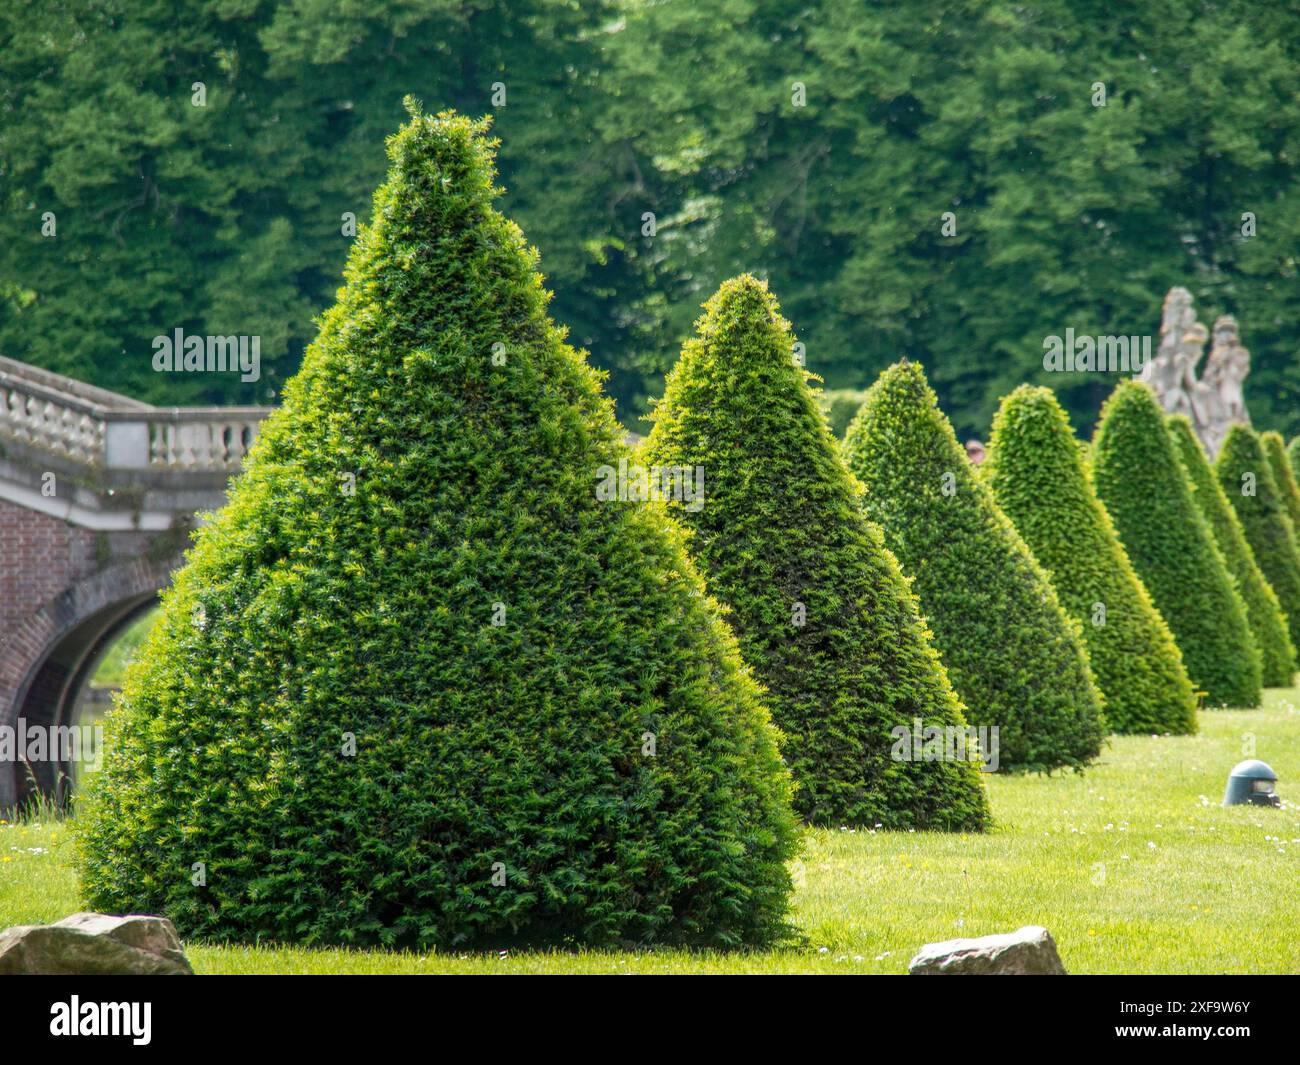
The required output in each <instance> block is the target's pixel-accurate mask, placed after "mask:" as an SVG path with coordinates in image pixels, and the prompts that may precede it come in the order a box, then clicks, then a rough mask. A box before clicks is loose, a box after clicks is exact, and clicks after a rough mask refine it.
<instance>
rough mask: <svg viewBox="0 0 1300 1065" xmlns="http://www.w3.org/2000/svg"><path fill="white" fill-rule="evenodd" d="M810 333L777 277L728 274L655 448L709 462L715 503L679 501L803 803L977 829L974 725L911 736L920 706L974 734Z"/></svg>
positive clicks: (677, 382)
mask: <svg viewBox="0 0 1300 1065" xmlns="http://www.w3.org/2000/svg"><path fill="white" fill-rule="evenodd" d="M797 343H798V342H797V341H796V339H795V337H794V335H793V334H792V332H791V330H790V325H789V323H788V322H787V321H786V320H785V319H784V318H782V317H781V316H780V314H779V312H778V310H777V305H776V300H775V299H773V297H772V295H771V294H770V293H769V292H768V290H767V287H766V285H764V284H763V283H761V282H759V281H756V280H755V279H754V278H752V277H748V276H745V277H739V278H735V279H733V280H730V281H728V282H726V283H725V284H723V286H722V287H721V288H720V289H719V290H718V292H717V294H716V295H714V296H713V298H712V299H710V300H709V302H708V303H707V304H706V305H705V313H704V315H703V316H702V317H701V318H700V320H699V323H698V332H697V334H696V336H694V337H692V338H691V339H690V340H689V341H687V343H686V345H685V346H684V348H683V349H682V356H681V359H680V361H679V362H678V364H677V366H676V367H675V368H674V369H673V371H672V373H671V374H669V377H668V382H667V386H666V388H665V391H664V396H663V399H662V400H661V401H660V402H659V403H658V404H657V405H656V407H655V411H654V416H653V420H654V427H653V429H652V430H651V432H650V436H649V437H648V438H647V439H646V441H645V445H644V447H643V448H642V454H643V458H644V462H645V463H646V464H647V465H648V466H649V467H651V468H658V469H661V470H674V469H685V470H687V471H690V472H696V473H699V472H702V473H703V476H704V488H705V494H704V496H703V497H702V499H701V500H699V502H702V505H700V506H696V505H694V503H693V502H691V501H688V500H687V499H686V498H685V494H684V493H674V495H681V496H682V498H673V499H671V500H670V501H669V503H670V506H671V508H672V511H673V513H674V514H676V515H677V516H678V517H679V518H680V519H681V520H682V521H683V522H684V523H685V524H686V525H687V526H688V527H689V528H690V529H691V531H692V535H691V546H692V550H693V552H694V554H695V557H696V558H697V559H698V560H699V563H700V568H701V569H702V571H703V573H704V577H705V580H706V582H707V584H708V587H709V590H710V592H712V593H713V594H714V595H715V596H717V598H718V599H720V600H721V601H722V602H723V603H724V604H725V605H726V606H728V607H729V608H730V613H729V615H728V619H729V620H730V622H731V624H732V626H733V628H734V629H735V631H736V635H737V637H738V638H739V640H740V647H741V651H742V653H743V654H744V657H745V661H746V662H748V663H749V664H750V665H751V666H752V667H753V669H754V672H755V675H756V676H757V677H758V679H759V680H760V681H762V683H763V684H764V685H766V687H767V690H768V698H769V704H770V706H771V709H772V716H773V718H774V719H775V721H776V723H777V725H778V726H779V727H780V728H781V730H782V731H783V732H784V733H785V736H786V741H785V747H784V752H785V757H786V761H787V762H788V763H789V764H790V768H791V770H792V772H793V773H794V779H795V784H796V787H797V790H796V792H795V809H796V810H797V811H798V812H799V813H800V814H802V815H803V816H804V818H806V819H807V820H808V821H809V822H811V823H813V824H821V825H838V824H854V825H867V826H873V825H877V824H879V825H884V826H885V827H888V828H948V829H965V828H980V827H982V826H983V825H984V824H985V823H986V821H987V820H988V807H987V805H986V799H985V796H984V790H983V785H982V782H981V780H980V775H979V771H978V768H977V765H976V764H975V762H974V760H973V759H972V758H970V757H968V754H969V753H971V752H969V751H968V748H967V745H966V743H965V742H964V740H965V737H964V736H961V737H960V740H961V741H963V742H958V743H955V744H951V745H947V744H941V746H942V747H944V750H942V751H941V750H940V749H939V748H935V750H934V753H935V754H945V755H946V754H950V753H951V754H955V755H956V757H946V756H945V757H941V758H936V759H933V760H932V759H931V758H929V757H928V756H927V757H922V754H924V753H925V752H923V751H921V750H918V749H917V747H916V746H914V745H913V744H912V743H911V741H910V735H911V733H912V732H913V725H914V722H915V721H917V720H918V719H919V721H920V730H921V731H922V732H923V731H924V730H926V729H938V730H940V731H941V732H943V731H944V730H947V729H950V728H951V729H954V730H955V729H961V730H963V732H964V728H965V721H964V719H963V717H962V711H961V704H960V702H959V701H958V699H957V697H956V696H955V695H954V693H953V690H952V686H951V685H950V683H949V680H948V675H947V673H946V672H945V670H944V667H943V665H942V664H941V663H940V661H939V655H938V654H937V653H936V652H935V650H934V647H933V646H932V644H931V642H930V635H929V632H928V630H927V629H926V627H925V624H924V623H923V621H922V619H921V616H920V612H919V610H918V608H917V603H916V598H915V596H913V594H912V593H911V591H910V590H909V588H908V584H907V581H906V579H905V578H904V577H903V575H902V573H901V572H900V570H899V567H898V561H897V559H895V557H894V556H893V554H891V553H890V552H889V550H888V549H887V548H886V547H885V545H884V541H883V538H882V536H881V532H880V529H879V528H878V527H877V526H876V525H874V524H873V523H871V522H869V521H868V520H867V519H866V517H865V516H864V515H863V514H862V511H861V506H860V498H859V497H860V494H861V489H860V486H859V485H858V484H857V482H856V481H855V480H854V478H853V476H852V474H850V473H849V470H848V468H847V467H846V466H845V464H844V460H843V458H842V456H841V454H840V449H839V445H838V443H837V442H836V441H835V439H834V438H833V437H832V436H831V432H830V429H829V427H828V426H827V424H826V419H825V418H824V417H823V415H822V414H821V412H820V411H819V410H818V407H817V402H816V400H815V398H814V396H813V392H812V389H811V388H809V385H808V379H809V377H810V375H809V374H808V372H807V371H806V370H805V369H804V368H803V366H802V365H800V363H799V361H798V359H797V358H796V357H794V355H793V352H794V351H795V350H796V344H797ZM896 729H901V730H902V736H901V737H900V736H899V735H898V734H897V733H895V731H894V730H896ZM900 738H901V739H903V740H904V741H905V742H904V744H903V746H901V747H900V746H898V741H899V740H900ZM945 740H946V737H945Z"/></svg>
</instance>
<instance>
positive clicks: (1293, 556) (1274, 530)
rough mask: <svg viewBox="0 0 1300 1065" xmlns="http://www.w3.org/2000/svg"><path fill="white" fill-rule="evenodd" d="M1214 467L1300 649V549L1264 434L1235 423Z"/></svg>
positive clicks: (1294, 642)
mask: <svg viewBox="0 0 1300 1065" xmlns="http://www.w3.org/2000/svg"><path fill="white" fill-rule="evenodd" d="M1214 470H1215V473H1217V474H1218V477H1219V484H1220V485H1221V486H1222V487H1223V494H1224V495H1225V496H1227V497H1228V502H1229V503H1231V504H1232V507H1233V509H1234V510H1235V511H1236V512H1237V517H1238V518H1240V519H1241V527H1242V528H1243V529H1244V530H1245V532H1246V540H1247V542H1249V544H1250V547H1251V550H1253V551H1254V552H1255V561H1256V562H1258V563H1259V568H1260V570H1261V571H1262V572H1263V574H1264V576H1265V577H1267V578H1268V583H1269V584H1271V585H1272V586H1273V591H1274V592H1276V593H1277V598H1278V602H1279V603H1281V604H1282V612H1283V613H1284V614H1286V621H1287V625H1288V627H1289V628H1290V630H1291V642H1292V643H1293V644H1295V646H1296V648H1297V649H1300V553H1298V552H1297V550H1296V543H1295V533H1294V530H1293V528H1292V526H1291V519H1290V518H1288V517H1287V514H1286V508H1285V507H1284V506H1283V503H1282V497H1281V493H1280V491H1279V490H1278V487H1277V481H1276V480H1274V478H1273V469H1272V465H1271V464H1270V463H1269V461H1268V456H1267V455H1266V454H1265V452H1264V445H1263V444H1262V443H1260V439H1259V435H1258V434H1257V433H1255V431H1254V430H1252V429H1251V428H1250V427H1249V426H1247V425H1234V426H1232V427H1231V428H1229V429H1228V435H1227V436H1226V437H1224V439H1223V446H1222V447H1221V448H1220V449H1219V457H1218V459H1217V460H1216V461H1215V464H1214Z"/></svg>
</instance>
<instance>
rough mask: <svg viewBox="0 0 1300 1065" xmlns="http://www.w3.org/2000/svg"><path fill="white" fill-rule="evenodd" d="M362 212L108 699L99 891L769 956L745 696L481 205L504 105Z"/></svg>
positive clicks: (310, 915) (516, 936) (773, 862)
mask: <svg viewBox="0 0 1300 1065" xmlns="http://www.w3.org/2000/svg"><path fill="white" fill-rule="evenodd" d="M411 108H412V114H413V118H412V120H411V121H410V122H409V123H408V124H407V125H405V126H404V127H403V128H402V130H401V132H400V133H398V134H397V135H396V136H394V137H392V138H390V141H389V144H388V154H389V158H390V160H391V169H390V171H389V175H388V179H387V181H386V182H385V183H384V184H383V185H382V186H381V187H380V188H379V190H378V192H377V193H376V195H375V201H374V214H373V221H372V223H371V225H370V226H369V227H365V228H364V229H363V231H362V232H361V233H360V234H359V235H358V237H357V240H356V243H355V245H354V247H353V249H352V252H351V255H350V256H349V260H348V265H347V270H346V275H345V276H346V287H345V288H343V289H342V290H341V291H340V294H339V299H338V302H337V304H336V305H335V306H334V307H333V308H332V309H331V310H330V311H328V313H326V314H325V315H324V318H323V320H322V323H321V328H320V335H319V337H318V338H317V339H316V341H315V342H314V343H313V344H312V345H311V347H310V348H309V350H308V351H307V353H306V356H305V359H304V362H303V368H302V371H301V372H300V373H299V374H298V375H297V376H296V377H295V378H294V379H293V380H292V381H291V382H289V384H288V385H287V386H286V388H285V395H284V405H283V406H282V407H281V409H280V410H279V411H278V412H277V413H275V414H274V415H273V416H272V417H271V418H270V420H268V421H267V423H266V424H265V427H264V429H263V431H262V435H261V436H260V438H259V439H258V441H257V443H256V446H255V448H254V449H253V453H252V458H251V462H250V464H249V467H248V469H247V472H246V473H245V474H244V475H243V477H242V478H240V479H239V480H238V481H237V482H236V483H235V485H234V488H233V491H232V494H231V497H230V502H229V505H228V506H227V507H226V508H225V509H224V510H222V511H221V512H220V513H219V514H218V515H217V516H216V518H215V520H214V521H213V522H212V523H211V524H210V525H209V526H207V527H206V528H205V529H203V530H202V532H200V533H199V535H198V537H197V540H196V543H195V546H194V548H193V551H192V552H191V555H190V559H189V562H188V564H187V565H186V566H185V568H184V569H183V570H182V571H181V572H180V573H179V574H178V575H177V576H176V580H175V584H174V586H173V587H172V589H171V590H170V591H169V592H168V593H167V594H166V596H165V597H164V603H163V608H162V613H161V617H160V620H159V622H158V624H157V625H156V626H155V627H154V630H153V633H152V635H151V637H150V639H149V641H148V646H147V648H146V650H145V652H144V656H143V661H142V662H141V663H140V664H139V665H138V666H137V667H135V668H134V670H133V671H132V673H131V675H130V677H129V679H128V680H127V683H126V687H125V691H124V693H123V696H122V700H121V703H120V705H119V707H118V709H117V710H116V711H115V713H114V715H113V716H114V718H115V722H114V727H113V733H114V738H113V740H112V742H111V743H110V746H109V750H110V752H111V753H110V755H109V759H108V764H107V766H106V768H105V769H104V770H103V772H102V773H101V774H99V779H98V780H97V781H96V785H95V786H94V788H93V793H92V794H91V796H90V801H89V805H88V807H87V808H86V809H85V810H84V811H83V816H82V817H81V818H80V819H79V820H80V822H81V824H80V828H81V854H82V859H81V872H82V877H83V883H84V886H85V891H86V894H87V896H88V899H89V902H90V903H91V905H92V906H93V907H94V908H96V909H100V910H107V911H110V912H116V913H124V912H125V913H130V912H139V913H165V914H167V915H168V916H169V917H171V918H172V919H173V920H174V921H175V922H176V924H177V926H178V928H179V929H180V930H181V931H182V932H183V933H184V934H186V935H192V936H204V937H210V938H216V939H227V938H229V939H234V940H241V941H254V940H259V939H265V940H282V941H299V942H305V943H343V944H374V943H378V944H384V945H388V944H411V945H413V946H416V947H419V948H425V947H429V946H439V947H452V946H457V947H469V946H483V945H487V944H500V943H503V942H513V941H525V942H546V943H569V942H573V943H593V944H609V943H614V942H620V941H624V940H632V941H636V942H650V941H653V942H672V943H699V944H723V945H726V944H735V943H741V942H744V943H754V942H762V941H765V940H768V939H770V938H771V937H772V936H773V935H775V934H778V933H779V932H780V931H781V929H782V927H783V914H784V913H785V910H786V904H787V894H788V891H789V889H790V879H789V875H788V872H787V869H786V865H785V862H786V861H787V860H788V859H789V858H790V857H791V855H792V852H793V849H794V843H795V839H796V835H797V825H796V822H795V820H794V817H793V813H792V811H791V810H790V807H789V799H790V781H789V777H788V774H787V771H786V770H785V768H784V767H783V765H782V764H781V761H780V757H779V754H778V751H777V744H776V733H775V731H774V729H773V728H772V726H771V724H770V719H769V717H768V714H767V712H766V711H765V709H764V707H763V703H762V701H761V697H760V691H759V688H758V686H757V685H756V684H755V683H754V681H753V680H752V678H751V677H750V676H749V674H748V672H747V671H746V669H745V667H744V666H743V664H742V662H741V659H740V656H739V654H738V651H737V648H736V644H735V640H734V638H733V636H732V635H731V634H730V632H729V631H728V630H727V628H726V627H725V625H724V624H723V623H722V621H721V620H720V615H719V612H718V609H717V607H716V604H715V603H713V602H711V601H710V600H709V599H708V598H707V597H706V595H705V592H704V587H703V583H702V581H701V579H700V578H699V576H698V575H697V573H696V571H695V570H694V569H693V567H692V565H691V563H690V561H689V559H688V556H687V553H686V549H685V544H684V540H683V537H682V534H681V531H680V530H679V529H677V528H676V527H675V526H674V525H673V524H672V523H671V522H670V521H669V520H668V518H667V516H666V515H665V514H664V513H663V510H662V508H657V507H653V506H644V505H628V504H619V503H617V502H614V503H611V502H604V501H601V500H599V499H597V497H596V493H595V485H596V484H597V478H598V476H599V471H600V469H601V467H602V466H606V465H608V464H614V465H617V464H618V463H619V460H620V459H622V458H625V457H626V456H627V454H628V452H627V449H626V447H625V445H624V443H623V441H622V432H621V430H620V428H619V426H618V424H617V423H616V421H615V419H614V416H613V412H612V408H611V404H610V402H609V401H608V400H607V399H606V398H605V397H604V396H603V395H602V393H601V389H600V384H599V377H598V374H597V373H596V372H595V371H594V370H593V369H592V368H591V367H589V366H588V364H587V362H586V359H585V356H584V355H583V354H582V353H580V352H577V351H575V350H574V349H573V348H571V347H569V346H568V345H567V344H566V343H565V342H564V334H563V332H562V330H560V329H559V328H557V327H556V326H555V325H554V324H553V323H552V322H551V320H550V319H549V318H548V316H547V313H546V304H547V301H548V299H549V298H550V297H549V294H548V293H547V292H546V291H545V290H544V288H543V287H542V279H541V276H540V275H539V274H538V272H537V255H536V252H535V251H533V250H531V249H530V248H529V247H528V246H527V245H526V243H525V242H524V238H523V235H522V234H521V233H520V231H519V229H518V228H517V227H516V226H515V225H514V224H513V223H511V222H509V221H507V220H506V219H505V218H504V217H502V216H501V215H500V214H499V213H498V212H497V211H496V210H495V209H494V207H493V205H492V201H493V198H494V197H495V196H496V195H498V194H499V190H497V189H494V187H493V178H494V163H493V148H494V146H495V142H493V141H490V140H489V139H488V138H487V137H486V122H472V121H470V120H468V119H466V118H462V117H458V116H456V115H454V114H452V113H450V112H448V113H444V114H442V115H439V116H438V117H436V118H434V117H426V116H423V115H421V114H419V113H418V110H417V109H416V108H415V107H414V105H411Z"/></svg>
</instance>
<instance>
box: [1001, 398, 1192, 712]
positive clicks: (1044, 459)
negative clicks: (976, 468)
mask: <svg viewBox="0 0 1300 1065" xmlns="http://www.w3.org/2000/svg"><path fill="white" fill-rule="evenodd" d="M1086 462H1087V459H1086V455H1085V450H1084V448H1082V447H1081V446H1080V442H1079V440H1078V438H1077V437H1076V436H1075V435H1074V432H1073V431H1072V430H1071V428H1070V422H1069V418H1068V417H1067V416H1066V413H1065V410H1064V409H1063V408H1062V407H1061V405H1060V403H1059V402H1058V401H1057V399H1056V396H1055V395H1053V394H1052V392H1051V390H1050V389H1047V388H1038V387H1030V386H1028V385H1022V386H1020V387H1019V388H1017V389H1016V390H1015V391H1014V392H1012V393H1011V394H1010V395H1008V396H1007V397H1006V398H1005V399H1003V401H1002V404H1001V406H1000V407H999V408H998V412H997V415H996V417H995V418H994V420H993V433H992V437H991V440H990V446H989V458H988V460H987V461H986V462H985V464H984V466H983V467H982V469H984V470H986V471H987V472H986V473H985V474H984V476H985V477H986V478H987V480H988V483H989V485H990V486H991V487H992V489H993V495H994V498H995V499H996V500H997V502H998V505H999V506H1001V508H1002V509H1003V511H1004V512H1005V513H1006V515H1007V516H1008V517H1009V518H1010V519H1011V521H1012V522H1013V523H1014V524H1015V526H1016V529H1017V531H1018V532H1019V533H1020V535H1021V536H1022V537H1024V540H1025V542H1026V543H1027V544H1028V545H1029V548H1030V550H1031V551H1032V552H1033V553H1034V557H1035V558H1036V559H1037V560H1038V562H1039V563H1040V564H1041V565H1042V567H1043V568H1044V569H1045V570H1046V571H1047V573H1048V576H1050V577H1051V579H1052V583H1053V585H1054V586H1055V587H1056V592H1057V595H1058V596H1060V600H1061V604H1062V606H1064V607H1065V611H1066V613H1067V614H1069V616H1070V617H1072V618H1074V619H1076V620H1077V621H1078V622H1079V623H1080V624H1081V625H1082V627H1083V635H1084V639H1085V640H1086V641H1087V644H1088V657H1089V660H1090V662H1091V664H1092V671H1093V674H1094V675H1095V676H1096V678H1097V683H1098V685H1099V686H1100V688H1101V692H1102V695H1103V696H1104V697H1105V699H1106V720H1107V721H1108V722H1109V724H1110V726H1111V728H1113V729H1114V730H1115V731H1116V732H1130V733H1175V734H1184V733H1192V732H1195V731H1196V696H1195V693H1194V691H1193V689H1192V683H1191V681H1190V679H1189V678H1188V676H1187V671H1186V670H1185V669H1184V668H1183V660H1182V654H1181V653H1180V652H1179V650H1178V646H1177V645H1176V644H1175V643H1174V639H1173V635H1172V633H1170V631H1169V627H1168V625H1166V624H1165V620H1164V618H1162V617H1161V616H1160V613H1159V611H1158V610H1156V608H1155V605H1154V604H1153V603H1152V601H1151V596H1150V595H1149V594H1148V592H1147V590H1146V588H1145V587H1144V586H1143V584H1142V581H1141V580H1140V579H1139V578H1138V575H1137V573H1136V572H1135V571H1134V569H1133V565H1132V563H1131V562H1130V561H1129V557H1128V555H1127V553H1126V552H1125V551H1124V547H1123V545H1122V544H1121V543H1120V541H1119V536H1118V535H1117V534H1116V532H1115V527H1114V525H1113V524H1112V522H1111V519H1110V516H1109V515H1108V514H1107V513H1106V510H1105V508H1104V507H1103V506H1102V505H1101V502H1100V501H1099V500H1098V499H1097V496H1096V493H1095V492H1094V491H1093V488H1092V484H1091V481H1090V479H1089V477H1088V470H1087V466H1086Z"/></svg>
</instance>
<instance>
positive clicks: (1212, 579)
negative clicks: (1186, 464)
mask: <svg viewBox="0 0 1300 1065" xmlns="http://www.w3.org/2000/svg"><path fill="white" fill-rule="evenodd" d="M1092 450H1093V455H1092V461H1093V481H1094V484H1095V485H1096V488H1097V496H1098V498H1099V499H1100V500H1101V502H1102V505H1103V506H1105V508H1106V510H1107V511H1108V512H1109V513H1110V516H1111V518H1112V519H1113V520H1114V522H1115V529H1116V531H1118V533H1119V538H1120V542H1121V543H1123V545H1124V549H1125V550H1126V551H1127V552H1128V556H1129V558H1130V559H1131V560H1132V562H1133V568H1134V569H1136V570H1137V572H1138V576H1140V577H1141V578H1142V583H1143V584H1145V585H1146V586H1147V590H1148V591H1149V592H1150V593H1151V598H1152V599H1153V600H1154V601H1155V604H1156V608H1157V609H1158V610H1159V611H1160V613H1161V615H1162V616H1163V617H1164V619H1165V621H1167V622H1168V623H1169V628H1170V630H1171V631H1172V632H1173V634H1174V639H1175V640H1177V641H1178V646H1179V648H1180V649H1181V650H1182V652H1183V662H1184V664H1185V665H1186V666H1187V673H1188V676H1190V677H1191V678H1192V683H1193V684H1195V685H1196V686H1197V687H1198V688H1200V689H1201V690H1203V691H1204V692H1205V699H1206V703H1207V704H1208V705H1210V706H1258V705H1259V699H1260V678H1261V675H1262V670H1261V664H1260V652H1259V648H1257V647H1256V646H1255V641H1254V638H1253V637H1252V636H1251V634H1250V626H1249V624H1248V623H1247V621H1246V607H1245V605H1244V604H1243V603H1242V601H1241V596H1239V595H1238V594H1237V590H1236V588H1235V586H1234V585H1233V581H1232V578H1231V577H1230V576H1229V575H1228V569H1227V564H1226V563H1225V562H1224V560H1223V555H1222V554H1220V553H1219V549H1218V547H1217V546H1216V545H1215V543H1214V535H1213V533H1211V532H1210V528H1209V526H1208V525H1206V523H1205V519H1204V518H1203V517H1202V516H1201V512H1200V510H1199V509H1198V508H1197V506H1196V504H1195V503H1194V502H1192V492H1191V488H1190V487H1189V486H1188V483H1187V476H1186V475H1185V474H1184V473H1183V467H1182V464H1181V463H1180V462H1179V460H1178V454H1177V452H1176V451H1175V450H1174V442H1173V440H1172V439H1171V438H1170V436H1169V430H1168V428H1166V426H1165V414H1164V411H1163V410H1161V408H1160V404H1159V403H1158V402H1157V401H1156V397H1155V393H1154V392H1152V391H1151V389H1149V388H1148V387H1147V386H1146V385H1144V384H1142V383H1140V382H1138V381H1132V380H1129V381H1121V382H1120V383H1119V384H1118V385H1117V386H1116V387H1115V391H1113V392H1112V393H1111V394H1110V397H1109V398H1108V399H1107V400H1106V402H1105V404H1103V406H1102V409H1101V417H1100V419H1099V421H1098V423H1097V432H1096V434H1095V436H1094V437H1093V447H1092Z"/></svg>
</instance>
